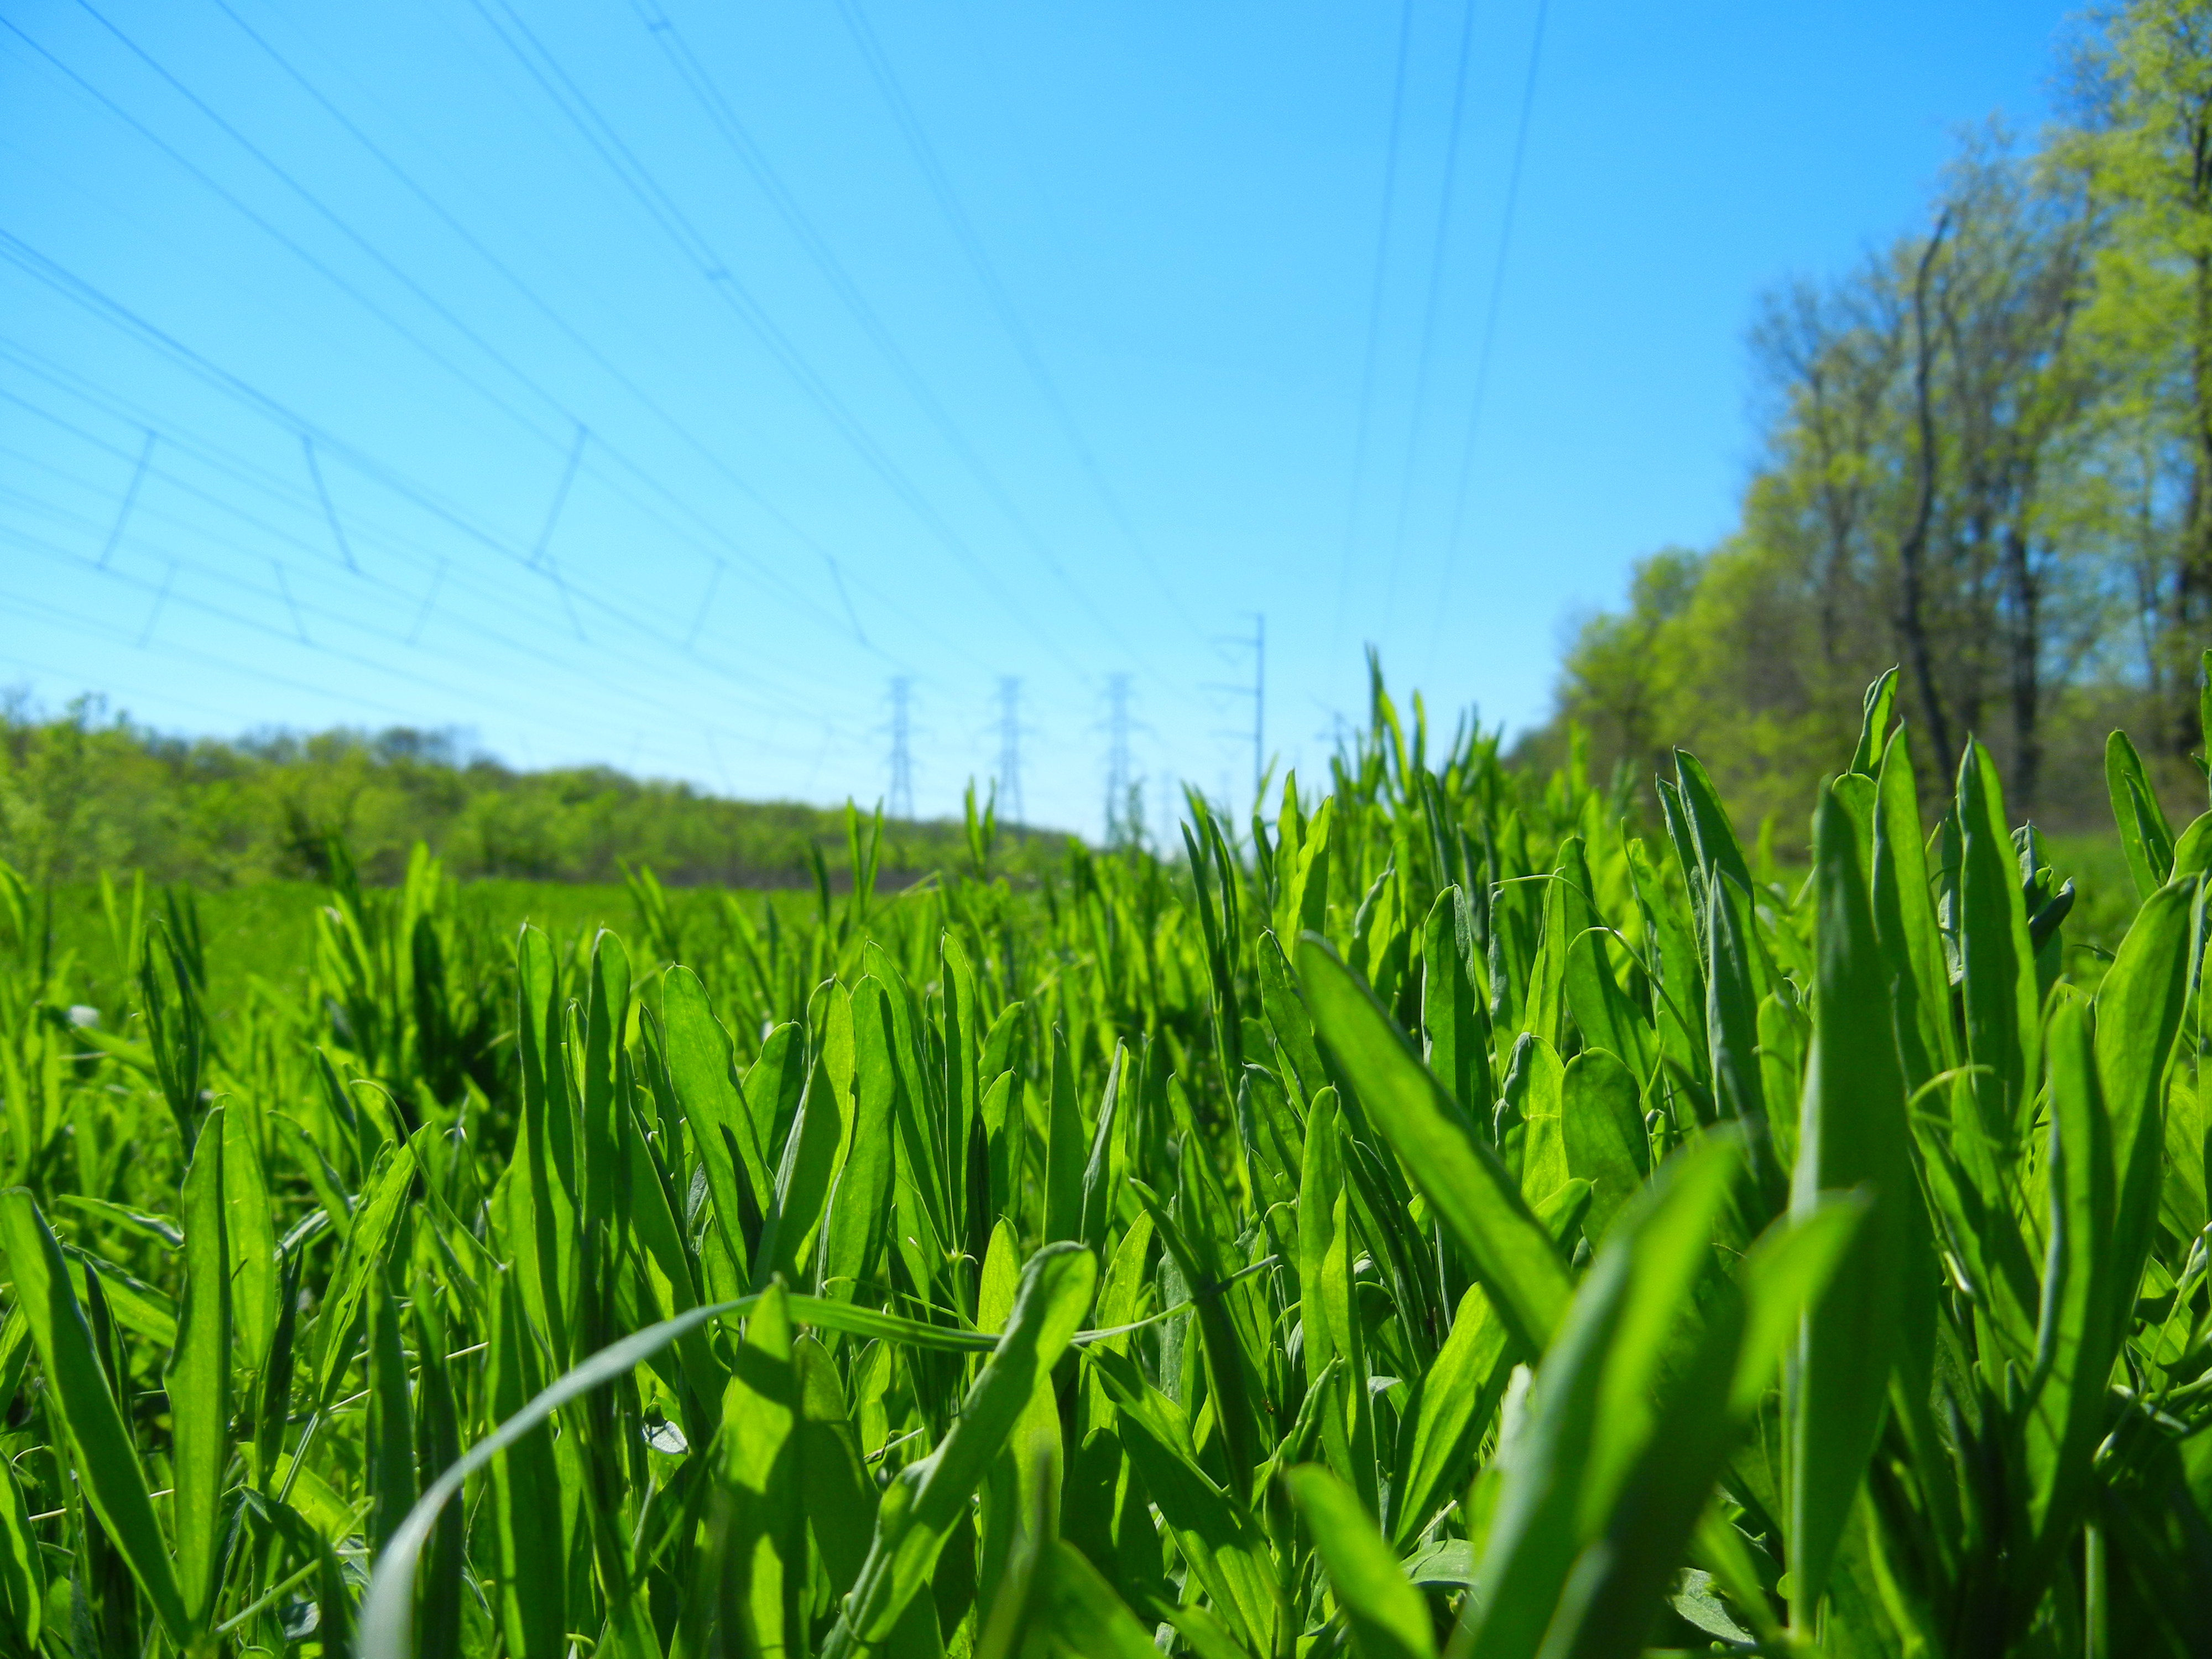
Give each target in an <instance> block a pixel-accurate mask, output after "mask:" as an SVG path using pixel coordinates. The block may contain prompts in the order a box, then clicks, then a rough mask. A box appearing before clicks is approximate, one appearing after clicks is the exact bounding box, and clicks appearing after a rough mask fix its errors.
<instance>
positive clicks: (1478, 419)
mask: <svg viewBox="0 0 2212 1659" xmlns="http://www.w3.org/2000/svg"><path fill="white" fill-rule="evenodd" d="M1549 9H1550V0H1536V27H1535V30H1534V33H1533V34H1532V35H1531V36H1530V37H1529V41H1528V74H1527V75H1526V76H1524V77H1523V78H1522V83H1521V114H1520V118H1519V119H1518V121H1516V124H1515V126H1514V132H1513V160H1512V161H1511V163H1510V166H1509V167H1508V169H1507V172H1506V175H1505V214H1504V220H1503V221H1502V222H1500V224H1499V226H1498V260H1497V263H1496V264H1494V265H1492V268H1491V272H1490V299H1489V303H1488V305H1487V306H1486V307H1485V309H1484V313H1483V319H1482V349H1481V351H1480V354H1479V355H1478V356H1477V357H1476V358H1475V366H1474V397H1473V398H1471V399H1470V400H1469V406H1468V417H1467V441H1466V444H1465V447H1463V448H1462V450H1461V451H1460V458H1459V483H1458V487H1457V489H1455V491H1454V493H1453V498H1452V516H1451V530H1450V532H1449V534H1448V535H1447V536H1446V537H1445V538H1444V568H1443V576H1442V577H1441V578H1440V579H1439V580H1438V581H1437V613H1436V617H1435V618H1434V620H1433V621H1432V622H1431V624H1430V632H1429V660H1430V661H1431V663H1433V662H1434V661H1435V660H1436V654H1437V645H1438V644H1439V643H1440V642H1441V641H1442V640H1443V629H1444V617H1445V615H1446V602H1447V601H1448V600H1449V598H1450V596H1451V581H1452V573H1453V571H1454V570H1455V568H1457V566H1458V563H1459V544H1460V532H1461V529H1462V526H1463V524H1464V522H1465V520H1466V516H1467V490H1468V480H1469V479H1470V478H1472V477H1474V447H1475V439H1476V438H1477V436H1478V435H1480V432H1481V429H1482V399H1483V394H1484V392H1486V391H1487V390H1488V389H1489V386H1490V353H1491V348H1492V346H1493V345H1494V344H1495V343H1497V338H1498V301H1499V298H1500V296H1501V295H1503V294H1504V289H1505V260H1506V256H1507V255H1508V254H1509V253H1510V252H1511V250H1512V246H1513V215H1514V210H1515V209H1516V207H1517V206H1518V205H1519V204H1520V200H1521V163H1522V158H1523V157H1524V156H1525V155H1527V154H1528V117H1529V114H1530V112H1532V111H1533V110H1534V108H1535V106H1536V71H1537V68H1538V66H1539V65H1540V64H1541V63H1542V62H1543V56H1544V20H1545V15H1546V14H1547V11H1548V10H1549Z"/></svg>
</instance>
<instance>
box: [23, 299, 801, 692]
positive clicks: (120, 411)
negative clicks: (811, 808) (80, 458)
mask: <svg viewBox="0 0 2212 1659" xmlns="http://www.w3.org/2000/svg"><path fill="white" fill-rule="evenodd" d="M0 359H4V360H7V361H10V362H14V363H15V365H16V366H17V367H18V368H21V369H22V370H24V371H25V372H26V373H27V374H31V375H33V376H34V377H36V378H38V379H40V380H44V381H46V383H47V384H48V385H49V386H52V387H54V388H55V389H56V390H57V391H58V392H62V393H64V395H65V396H68V397H70V398H76V399H78V400H80V401H82V402H83V403H85V404H89V405H90V406H91V407H93V408H94V409H97V410H100V411H101V412H102V413H103V414H105V415H106V416H109V417H111V418H112V419H114V420H116V421H117V422H121V423H123V424H125V425H129V426H134V427H138V428H143V429H145V430H147V431H149V432H156V433H157V434H158V435H159V437H160V438H161V441H162V442H163V443H164V444H165V445H166V446H167V447H168V448H169V449H171V450H173V451H174V452H176V453H180V454H183V455H185V456H188V457H189V458H190V459H192V460H194V461H196V462H197V463H198V464H199V465H203V466H205V467H208V468H210V469H211V470H213V471H216V472H218V473H220V474H222V476H223V477H228V478H230V479H233V480H234V481H235V482H237V483H240V484H241V485H243V486H244V487H246V489H252V490H254V491H257V492H258V493H259V494H260V495H264V496H265V497H267V498H268V499H269V500H270V501H273V502H276V503H278V504H280V505H282V506H283V507H287V508H289V509H291V510H293V511H295V512H300V513H306V514H309V515H312V516H320V514H321V513H322V504H321V501H320V498H319V497H318V496H315V495H303V494H302V493H301V490H300V489H299V488H298V486H297V484H296V483H295V481H294V480H293V479H291V478H289V477H280V476H279V475H277V474H276V473H273V472H270V471H267V470H266V469H264V468H263V467H260V466H258V465H255V464H254V463H252V462H250V461H246V460H244V459H240V457H238V456H236V455H235V454H233V453H230V452H228V451H226V450H223V449H222V448H220V447H216V446H213V445H210V444H209V443H207V442H206V441H204V440H201V439H197V438H195V437H193V436H191V435H188V434H186V433H184V432H181V431H179V430H177V429H175V428H172V427H168V426H166V425H160V424H158V423H157V422H158V417H157V416H154V415H152V414H151V413H149V411H147V410H143V409H142V408H139V407H137V405H135V404H131V402H130V401H129V400H128V399H126V398H121V397H120V396H119V395H118V394H116V393H114V392H109V391H106V390H104V389H102V388H100V387H99V386H96V385H94V383H92V382H90V381H88V380H85V379H84V378H83V377H82V375H80V374H76V373H75V372H74V371H72V370H69V369H66V368H63V367H61V366H60V365H58V364H56V363H54V362H52V361H50V360H48V359H46V358H44V357H42V356H40V354H39V353H37V352H35V351H33V350H31V349H29V348H27V347H26V346H24V345H23V344H21V343H20V342H17V341H11V340H9V338H8V337H6V336H5V335H0ZM0 399H5V400H6V401H8V402H10V403H14V404H18V405H20V406H21V407H22V408H24V409H27V410H30V411H31V412H32V413H33V414H34V415H36V416H39V417H40V419H43V420H46V421H47V422H52V424H54V425H56V426H58V427H59V428H62V429H64V430H65V431H68V432H70V433H71V434H72V435H75V436H76V437H77V438H78V439H80V440H81V441H84V442H87V443H89V444H92V445H94V447H99V448H101V449H104V450H106V451H107V453H112V454H114V455H116V456H118V458H122V459H128V455H127V452H125V451H124V450H121V449H119V448H117V447H114V446H112V445H110V444H108V443H107V442H106V441H105V440H103V439H101V438H100V437H99V436H97V435H95V434H93V433H91V432H89V431H88V430H87V429H86V428H82V427H81V426H78V425H77V424H76V422H72V421H70V420H69V419H68V418H67V417H65V416H62V415H59V414H57V413H56V412H55V411H54V410H51V409H48V408H46V406H45V405H43V404H38V403H34V402H33V401H31V400H30V399H28V398H24V397H23V396H21V394H20V393H19V392H15V391H12V390H10V389H9V388H7V387H5V386H0ZM248 406H249V407H254V406H252V405H248ZM255 412H256V413H258V414H263V415H264V416H265V413H266V411H265V410H260V409H258V407H257V408H255ZM282 429H283V430H286V431H288V432H289V431H290V430H291V428H289V427H286V428H282ZM149 476H150V477H155V478H160V479H161V480H163V481H164V482H165V483H167V485H168V486H169V487H170V488H172V489H183V490H185V491H186V492H187V493H189V494H191V495H194V496H196V497H197V498H199V499H201V500H203V501H206V502H207V503H208V504H209V505H210V506H212V507H216V508H217V509H218V510H219V511H222V512H224V513H228V514H229V515H230V516H232V517H234V518H235V519H237V520H240V522H241V523H244V524H247V525H250V526H252V527H254V528H255V529H257V530H258V531H260V532H263V533H264V534H266V535H270V536H272V537H275V538H277V539H279V540H282V541H283V542H286V543H287V544H290V545H292V546H294V547H295V548H297V549H298V550H301V552H303V553H305V554H307V555H308V556H311V557H313V558H316V559H325V558H327V556H328V550H327V547H326V546H325V544H319V543H312V544H311V543H309V542H308V541H307V540H305V539H304V538H301V537H300V536H299V535H297V534H295V533H293V532H288V531H285V530H283V529H280V528H278V527H277V526H274V525H271V524H270V523H269V521H268V520H265V519H263V518H261V517H259V516H258V515H257V514H254V513H250V512H248V511H247V510H246V508H244V507H240V505H239V504H238V502H237V501H235V500H234V498H231V497H228V496H220V497H219V496H216V495H211V494H210V493H208V492H207V491H204V490H202V489H199V488H198V486H197V485H195V484H193V483H191V482H190V481H189V480H188V479H186V478H185V477H182V476H181V475H179V474H177V473H175V472H171V471H163V470H162V469H161V468H159V467H155V468H153V469H151V470H150V471H149ZM418 504H419V503H418ZM347 539H348V542H349V544H365V545H370V546H374V547H375V548H376V549H377V550H379V551H380V552H381V553H383V554H385V555H386V556H389V557H392V558H395V559H398V560H399V561H401V562H404V563H408V564H410V565H413V566H414V567H415V568H418V569H420V570H422V571H423V572H424V573H425V574H428V576H429V577H430V579H431V580H432V582H433V584H434V585H435V584H438V583H441V582H442V581H443V580H445V574H444V573H445V571H446V568H447V564H448V561H447V559H446V558H444V557H443V556H439V555H435V554H431V553H428V552H426V551H424V550H422V549H420V548H418V547H417V546H416V544H414V543H413V542H412V541H411V540H410V539H409V538H405V537H404V536H402V535H400V534H399V533H398V532H386V531H385V530H384V529H382V528H381V527H380V526H377V525H376V524H375V522H374V520H371V519H368V518H366V517H365V516H362V515H360V514H358V513H357V514H356V515H355V517H354V520H353V529H352V531H351V532H349V535H348V538H347ZM719 573H720V567H719V566H718V567H716V568H715V572H714V574H716V575H719ZM358 580H362V581H365V582H368V583H370V584H371V585H375V586H383V585H386V584H384V583H383V581H382V579H381V578H380V577H378V576H377V575H375V574H374V573H373V572H371V571H368V570H366V569H363V570H362V571H361V572H360V574H359V577H358ZM454 580H456V581H457V582H459V584H460V586H462V588H463V590H464V591H465V592H469V593H471V594H472V595H474V596H475V597H477V599H480V600H482V601H483V604H484V605H485V606H486V607H487V608H488V610H489V612H490V614H493V615H497V616H514V615H516V614H517V613H518V609H519V607H518V595H517V593H516V592H515V591H514V590H513V588H512V587H500V588H494V587H491V586H480V585H477V584H476V583H473V582H471V580H470V579H469V577H468V576H467V575H465V574H461V575H457V576H456V577H455V578H454ZM710 587H711V580H710ZM393 591H394V592H398V590H397V589H394V590H393ZM410 597H411V596H410ZM566 612H567V607H566V606H563V613H564V616H565V615H566ZM533 620H534V619H533ZM459 625H460V626H462V627H464V628H465V629H471V631H473V632H476V633H477V634H479V635H483V636H484V637H488V638H491V639H494V640H495V641H498V642H501V643H504V644H507V645H509V646H511V647H513V648H514V649H517V650H533V648H532V647H526V646H523V645H521V644H520V642H519V641H513V640H511V639H507V638H506V637H504V636H502V635H498V634H497V633H496V631H495V630H490V631H488V630H486V629H484V628H483V625H482V624H480V623H475V622H474V621H473V620H471V619H462V620H461V622H460V623H459ZM546 625H547V626H550V623H547V624H546ZM697 633H698V623H697V622H696V620H695V623H694V625H693V629H692V631H691V633H690V635H689V637H688V639H687V641H686V644H685V647H684V649H685V653H686V654H687V655H688V654H689V653H690V649H691V647H694V646H696V642H697ZM655 643H659V641H655ZM596 648H597V649H598V650H599V652H600V653H602V655H603V656H604V655H605V654H606V653H609V651H610V648H611V647H610V645H609V642H608V641H605V640H602V641H600V643H599V646H598V647H596ZM533 654H538V655H540V656H542V657H543V658H544V660H546V661H548V662H550V663H555V664H556V665H562V663H563V662H564V660H565V659H562V658H559V657H556V656H555V655H553V654H552V653H535V652H534V651H533ZM756 660H757V659H756ZM611 665H613V666H617V667H626V668H630V669H634V670H635V671H638V672H640V673H647V674H649V673H653V672H656V671H661V670H663V669H665V661H655V662H652V663H647V662H642V661H639V660H638V659H635V658H632V657H630V656H629V655H628V654H627V653H621V652H620V651H619V650H618V649H617V652H616V654H615V655H614V656H613V657H612V659H611ZM750 679H751V681H752V683H754V684H758V685H759V686H761V688H762V689H763V690H771V691H774V692H775V693H777V694H778V695H795V693H794V692H793V689H792V688H790V687H787V686H777V685H774V684H771V683H770V682H769V680H768V679H767V678H766V677H764V676H762V675H759V674H755V675H753V676H751V677H750Z"/></svg>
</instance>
